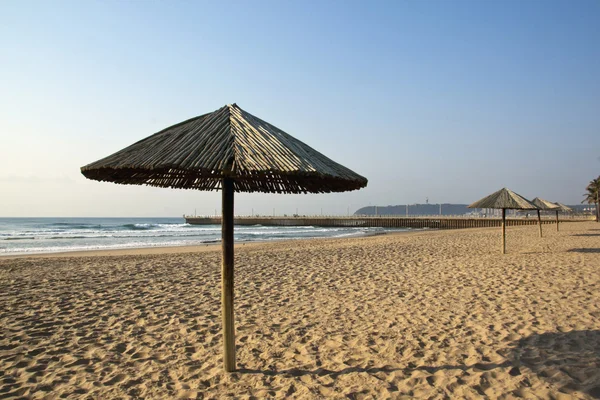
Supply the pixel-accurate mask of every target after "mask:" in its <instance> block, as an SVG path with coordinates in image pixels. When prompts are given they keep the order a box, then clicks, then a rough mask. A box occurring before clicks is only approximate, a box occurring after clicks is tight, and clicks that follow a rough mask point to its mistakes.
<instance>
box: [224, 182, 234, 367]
mask: <svg viewBox="0 0 600 400" xmlns="http://www.w3.org/2000/svg"><path fill="white" fill-rule="evenodd" d="M222 190H223V215H222V219H221V224H222V225H221V229H222V231H221V234H222V246H223V263H222V269H221V273H222V275H221V304H222V307H223V367H224V368H225V371H226V372H233V371H235V327H234V319H233V179H231V178H223V181H222Z"/></svg>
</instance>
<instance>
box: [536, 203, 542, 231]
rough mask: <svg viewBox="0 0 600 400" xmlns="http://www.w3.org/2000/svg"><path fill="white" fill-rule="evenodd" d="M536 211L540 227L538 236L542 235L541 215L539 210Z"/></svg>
mask: <svg viewBox="0 0 600 400" xmlns="http://www.w3.org/2000/svg"><path fill="white" fill-rule="evenodd" d="M537 213H538V226H539V227H540V237H542V217H541V216H540V210H537Z"/></svg>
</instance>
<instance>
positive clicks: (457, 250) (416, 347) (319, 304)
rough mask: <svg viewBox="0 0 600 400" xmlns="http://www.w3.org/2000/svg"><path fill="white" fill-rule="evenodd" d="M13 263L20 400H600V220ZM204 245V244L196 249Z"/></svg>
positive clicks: (3, 281) (4, 386) (5, 364)
mask: <svg viewBox="0 0 600 400" xmlns="http://www.w3.org/2000/svg"><path fill="white" fill-rule="evenodd" d="M544 232H545V234H546V236H547V237H544V238H539V237H538V231H537V227H536V226H531V227H511V228H509V229H508V230H507V233H508V235H507V251H508V254H506V255H502V254H500V237H499V229H469V230H460V231H437V232H434V231H431V232H423V233H414V234H405V235H385V236H376V237H367V238H360V239H338V240H317V241H314V240H313V241H294V242H285V243H275V244H273V243H271V244H260V245H248V246H237V247H236V279H237V280H236V300H235V301H236V303H235V312H236V315H235V319H236V333H237V341H236V344H237V357H238V367H239V368H240V372H236V373H232V374H226V373H224V372H223V371H222V342H221V331H220V328H221V322H220V250H219V248H218V247H215V246H212V247H203V248H201V249H200V251H199V252H197V253H193V252H189V251H187V250H185V249H171V250H164V251H158V252H157V253H156V254H144V250H136V251H133V252H130V253H129V254H125V253H120V254H114V253H110V252H109V253H94V254H89V253H83V254H77V255H69V254H66V255H65V254H63V255H60V256H54V257H41V258H40V257H37V258H18V259H15V258H10V259H0V397H2V398H17V397H28V398H64V397H67V398H78V397H84V398H85V397H87V398H98V399H111V398H129V397H133V398H136V397H139V398H206V399H213V398H214V399H218V398H224V397H234V398H241V399H245V398H271V397H272V398H287V397H290V398H351V399H361V398H378V399H386V398H394V399H396V398H432V399H443V398H472V399H476V398H482V397H487V398H542V399H546V398H556V399H570V398H600V224H596V223H594V222H585V223H564V224H562V225H561V232H556V231H555V229H554V226H548V227H545V230H544ZM188 250H189V249H188Z"/></svg>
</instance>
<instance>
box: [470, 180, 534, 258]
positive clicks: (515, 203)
mask: <svg viewBox="0 0 600 400" xmlns="http://www.w3.org/2000/svg"><path fill="white" fill-rule="evenodd" d="M468 208H496V209H502V254H506V210H537V206H536V205H535V204H533V203H532V202H530V201H529V200H527V199H526V198H525V197H523V196H521V195H518V194H517V193H515V192H513V191H512V190H509V189H507V188H503V189H500V190H498V191H497V192H494V193H492V194H490V195H489V196H486V197H484V198H483V199H481V200H478V201H476V202H475V203H473V204H471V205H469V206H468Z"/></svg>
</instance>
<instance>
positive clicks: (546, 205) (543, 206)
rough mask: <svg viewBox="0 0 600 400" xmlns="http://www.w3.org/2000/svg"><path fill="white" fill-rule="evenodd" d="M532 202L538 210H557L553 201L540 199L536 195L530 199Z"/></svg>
mask: <svg viewBox="0 0 600 400" xmlns="http://www.w3.org/2000/svg"><path fill="white" fill-rule="evenodd" d="M531 202H532V203H533V204H535V205H536V206H537V207H538V208H539V209H540V210H557V209H558V206H557V205H556V204H554V203H551V202H549V201H548V200H544V199H540V198H539V197H536V198H535V199H533V200H531Z"/></svg>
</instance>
